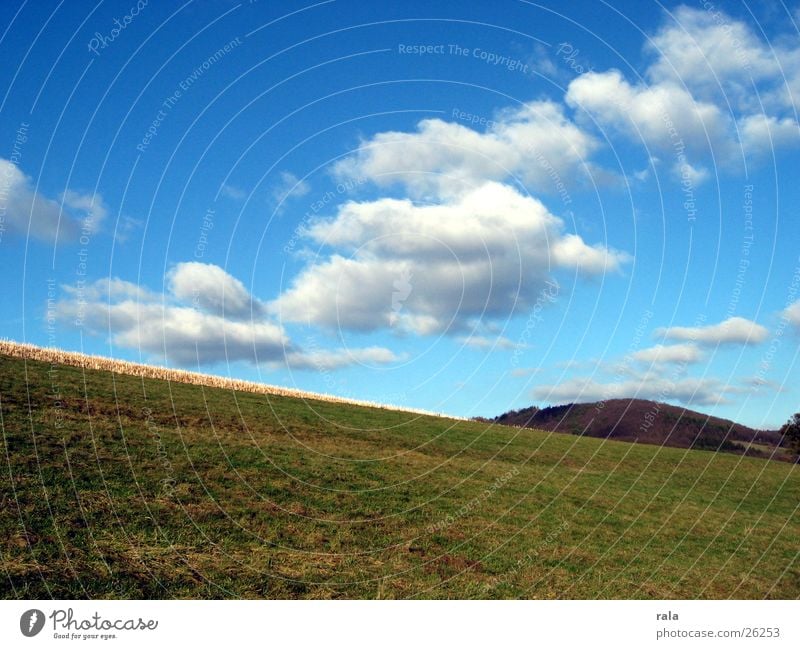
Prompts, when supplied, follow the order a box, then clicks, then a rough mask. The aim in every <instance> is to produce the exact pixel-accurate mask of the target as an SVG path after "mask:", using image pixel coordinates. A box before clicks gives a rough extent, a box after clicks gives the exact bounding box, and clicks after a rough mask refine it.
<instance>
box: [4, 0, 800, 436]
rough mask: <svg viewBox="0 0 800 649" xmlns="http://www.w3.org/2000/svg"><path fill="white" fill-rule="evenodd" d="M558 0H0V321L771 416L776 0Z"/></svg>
mask: <svg viewBox="0 0 800 649" xmlns="http://www.w3.org/2000/svg"><path fill="white" fill-rule="evenodd" d="M562 5H564V3H544V4H537V5H534V4H531V3H527V2H512V1H509V2H503V3H451V2H404V3H388V2H376V3H362V2H344V1H340V0H336V1H331V2H320V3H301V2H297V3H293V2H280V3H276V2H251V3H248V2H244V3H237V2H223V1H221V0H220V1H207V2H187V3H186V4H183V5H180V4H173V3H155V2H144V0H142V2H139V3H138V4H137V3H135V2H133V0H124V1H122V2H104V3H102V4H100V5H98V6H97V7H96V8H94V9H93V10H92V9H91V8H89V7H80V8H79V7H76V6H74V5H67V4H66V3H65V4H63V5H60V4H58V3H55V2H36V3H25V4H22V3H18V2H5V3H3V4H2V6H1V7H0V30H2V31H0V34H2V40H0V53H1V54H2V60H3V61H4V65H3V66H2V67H0V77H2V84H0V88H1V89H2V90H3V94H2V99H0V101H2V103H1V104H0V147H1V148H0V219H2V220H0V270H1V271H2V272H3V276H4V277H5V278H6V281H5V282H4V300H3V302H4V308H3V311H2V312H1V315H0V336H2V337H6V338H11V339H15V340H25V341H29V342H32V343H36V344H42V345H54V346H58V347H63V348H67V349H75V350H83V351H86V352H89V353H96V354H103V355H112V356H115V357H119V358H125V359H132V360H142V361H145V362H154V363H162V364H163V363H166V364H169V365H172V366H180V367H188V368H191V369H200V370H201V371H206V372H213V373H218V374H223V375H231V376H235V377H242V378H247V379H257V380H263V381H266V382H269V383H276V384H281V385H291V386H297V387H299V388H302V389H307V390H313V391H319V392H326V393H334V394H339V395H344V396H350V397H354V398H359V399H368V400H373V401H378V402H387V403H394V404H398V405H406V406H409V407H416V408H424V409H428V410H435V411H441V412H446V413H451V414H457V415H464V416H474V415H484V416H491V415H495V414H499V413H501V412H503V411H505V410H508V409H510V408H519V407H524V406H528V405H531V404H536V405H546V404H556V403H565V402H571V401H595V400H601V399H608V398H614V397H634V396H638V397H641V398H649V399H658V400H665V401H669V402H671V403H676V404H680V405H685V406H687V407H691V408H693V409H697V410H701V411H703V412H708V413H713V414H717V415H720V416H724V417H728V418H732V419H735V420H737V421H740V422H742V423H746V424H750V425H753V426H779V425H780V424H781V423H782V422H783V421H785V420H786V419H787V418H788V416H789V415H790V414H791V413H792V412H795V411H797V410H798V409H800V404H799V403H798V393H797V390H796V383H797V381H796V379H797V377H798V367H800V365H799V364H798V340H800V338H799V337H798V335H799V333H800V272H799V271H798V269H799V268H800V256H799V255H800V250H798V246H797V242H798V241H800V223H799V222H798V214H797V205H798V204H800V187H798V183H797V180H796V179H797V177H798V160H799V159H800V158H799V157H798V156H799V155H800V127H798V116H797V107H798V101H800V100H798V98H799V97H800V40H798V22H799V21H800V13H799V12H798V7H797V5H796V4H794V5H793V4H788V5H786V6H782V5H781V4H780V3H776V4H775V5H773V6H770V7H769V8H763V7H755V8H754V7H747V6H745V5H742V4H740V3H734V2H730V3H721V2H720V3H711V2H699V3H692V4H686V5H682V4H672V3H666V4H663V5H661V4H658V3H650V2H615V3H611V5H605V4H603V3H598V2H586V3H583V2H575V3H568V6H567V7H564V6H562ZM548 7H549V8H548ZM90 12H91V13H90Z"/></svg>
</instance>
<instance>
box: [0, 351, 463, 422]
mask: <svg viewBox="0 0 800 649" xmlns="http://www.w3.org/2000/svg"><path fill="white" fill-rule="evenodd" d="M0 354H6V355H8V356H13V357H15V358H22V359H25V360H32V361H40V362H44V363H57V364H61V365H71V366H73V367H81V368H84V369H90V370H105V371H107V372H114V373H115V374H124V375H127V376H139V377H143V378H147V379H158V380H163V381H175V382H178V383H191V384H193V385H203V386H206V387H209V388H222V389H224V390H235V391H237V392H252V393H254V394H269V395H274V396H281V397H295V398H299V399H312V400H314V401H328V402H330V403H344V404H350V405H355V406H368V407H371V408H382V409H384V410H396V411H399V412H411V413H415V414H420V415H432V416H434V417H446V418H447V419H456V420H459V421H467V420H466V418H464V417H454V416H452V415H444V414H442V413H438V412H430V411H428V410H421V409H417V408H406V407H402V406H394V405H391V404H384V403H374V402H372V401H362V400H358V399H347V398H344V397H337V396H334V395H331V394H322V393H317V392H306V391H304V390H294V389H291V388H284V387H281V386H278V385H269V384H267V383H256V382H254V381H242V380H240V379H231V378H226V377H224V376H214V375H213V374H202V373H200V372H189V371H186V370H176V369H170V368H168V367H158V366H156V365H145V364H143V363H131V362H130V361H121V360H117V359H114V358H106V357H104V356H90V355H88V354H81V353H79V352H68V351H64V350H63V349H56V348H53V347H38V346H37V345H31V344H29V343H18V342H15V341H13V340H0Z"/></svg>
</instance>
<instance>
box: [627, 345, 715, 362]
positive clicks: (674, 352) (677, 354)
mask: <svg viewBox="0 0 800 649" xmlns="http://www.w3.org/2000/svg"><path fill="white" fill-rule="evenodd" d="M632 358H633V359H634V360H636V361H640V362H642V363H697V362H699V361H701V360H702V359H703V352H702V351H701V350H700V349H699V348H698V347H697V346H696V345H694V344H693V343H682V344H677V345H654V346H653V347H649V348H647V349H641V350H639V351H637V352H634V353H633V354H632Z"/></svg>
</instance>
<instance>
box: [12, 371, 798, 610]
mask: <svg viewBox="0 0 800 649" xmlns="http://www.w3.org/2000/svg"><path fill="white" fill-rule="evenodd" d="M0 400H1V401H0V414H1V415H2V420H0V425H1V426H2V441H1V442H0V443H1V444H2V454H0V455H1V457H2V465H3V466H2V469H0V494H2V496H1V497H2V507H0V562H1V563H2V586H1V587H0V588H2V590H1V591H0V594H2V596H3V597H4V598H46V597H57V598H86V597H92V598H104V597H124V598H226V597H237V598H263V597H270V598H340V597H348V598H442V597H458V598H728V597H733V598H763V597H772V598H797V597H799V596H800V564H799V563H798V549H799V546H800V544H799V543H798V539H800V515H798V504H799V503H800V473H798V468H797V467H796V466H793V465H790V464H787V463H778V462H769V461H766V460H760V459H755V458H747V457H740V456H734V455H727V454H718V453H711V452H703V451H684V450H681V449H671V448H670V449H667V448H663V449H662V448H659V447H655V446H644V445H636V444H626V443H620V442H604V441H602V440H598V439H592V438H581V437H574V436H570V435H559V434H551V433H543V432H540V431H535V430H529V429H517V428H509V427H503V426H487V425H485V424H479V423H477V422H464V421H455V420H449V419H445V418H441V417H429V416H421V415H419V414H412V413H404V412H399V411H389V410H381V409H377V408H368V407H361V406H355V405H348V404H341V403H331V402H322V401H307V400H303V399H301V398H292V397H286V396H273V395H266V394H255V393H247V392H233V391H230V390H225V389H219V388H210V387H206V386H200V385H188V384H183V383H175V382H172V383H168V382H166V381H160V380H155V379H149V378H143V377H131V376H123V375H118V374H116V375H115V374H112V373H111V372H108V371H101V370H85V369H83V368H78V367H70V366H66V365H56V364H50V363H46V362H35V361H30V360H27V361H26V360H22V359H18V358H11V357H8V356H2V355H0Z"/></svg>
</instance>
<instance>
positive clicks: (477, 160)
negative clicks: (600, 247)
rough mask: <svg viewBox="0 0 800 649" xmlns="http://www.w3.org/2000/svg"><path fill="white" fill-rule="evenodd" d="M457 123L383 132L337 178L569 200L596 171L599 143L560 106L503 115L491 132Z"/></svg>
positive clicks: (421, 194) (435, 192)
mask: <svg viewBox="0 0 800 649" xmlns="http://www.w3.org/2000/svg"><path fill="white" fill-rule="evenodd" d="M455 112H456V113H458V111H455ZM457 119H459V117H458V115H455V120H457ZM455 120H453V121H445V120H442V119H425V120H422V121H421V122H420V123H419V124H418V125H417V129H416V130H415V131H413V132H397V131H387V132H382V133H378V134H376V135H375V136H373V137H372V138H370V139H367V140H365V141H363V142H362V143H361V146H360V147H359V149H358V151H357V152H356V153H355V154H354V155H353V156H350V157H348V158H345V159H344V160H342V161H340V162H339V163H337V164H336V166H335V172H336V174H337V175H339V176H340V177H342V178H359V179H368V180H370V181H373V182H375V183H376V184H378V185H379V186H389V185H393V184H397V185H402V186H403V187H404V188H405V189H406V190H407V191H408V192H409V193H410V195H411V196H412V197H416V198H431V197H437V198H452V197H453V196H456V195H459V194H463V193H464V192H465V191H468V190H469V189H471V188H473V187H475V186H476V185H478V184H480V183H483V182H486V181H488V180H496V181H501V180H504V179H508V178H515V179H519V180H521V181H522V182H524V183H526V184H527V186H528V187H529V188H530V189H532V190H535V191H542V192H551V193H563V192H564V191H565V188H566V185H567V184H568V183H570V182H572V181H573V180H574V179H577V178H583V179H585V178H586V174H587V171H590V170H591V165H590V163H589V162H588V158H589V156H590V155H591V154H592V152H593V151H594V150H595V149H596V148H597V142H596V141H595V139H594V138H593V137H592V136H590V135H589V134H588V133H587V132H585V131H584V130H582V129H581V128H579V127H578V126H576V125H575V124H574V123H573V122H572V121H571V120H570V119H569V118H568V117H567V116H566V115H565V113H564V107H563V106H562V105H560V104H557V103H554V102H550V101H534V102H530V103H527V104H524V105H523V106H520V107H517V108H513V109H507V110H504V111H501V112H500V113H499V114H498V115H496V116H495V119H494V120H491V121H490V123H489V125H488V128H487V129H486V130H485V132H480V131H477V130H474V129H472V128H470V127H469V126H467V125H466V124H463V123H460V122H458V121H455Z"/></svg>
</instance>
